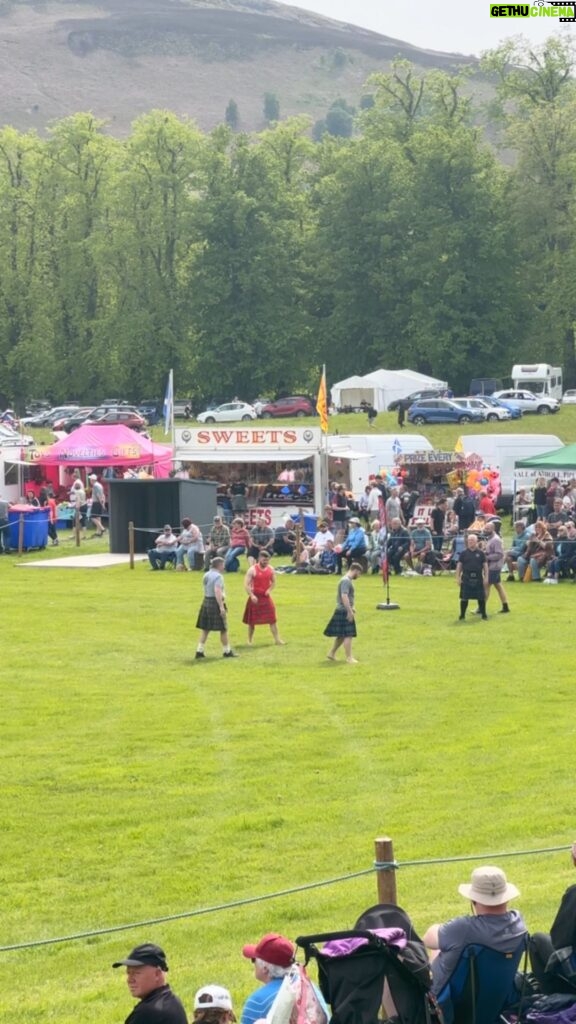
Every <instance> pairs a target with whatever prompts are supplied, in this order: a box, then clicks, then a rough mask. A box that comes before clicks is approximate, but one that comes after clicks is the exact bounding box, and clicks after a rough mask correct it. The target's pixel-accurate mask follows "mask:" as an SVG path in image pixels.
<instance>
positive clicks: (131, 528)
mask: <svg viewBox="0 0 576 1024" xmlns="http://www.w3.org/2000/svg"><path fill="white" fill-rule="evenodd" d="M128 551H129V552H130V568H131V569H133V568H134V523H128Z"/></svg>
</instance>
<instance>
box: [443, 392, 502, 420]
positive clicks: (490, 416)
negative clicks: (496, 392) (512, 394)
mask: <svg viewBox="0 0 576 1024" xmlns="http://www.w3.org/2000/svg"><path fill="white" fill-rule="evenodd" d="M452 401H453V402H456V403H457V405H461V406H462V408H463V409H474V410H475V412H481V413H483V414H484V419H485V420H488V421H489V422H493V421H495V420H511V419H512V413H511V412H510V410H509V409H505V408H504V406H503V405H500V406H497V405H491V403H490V402H487V401H486V400H485V399H484V398H480V397H478V398H453V399H452Z"/></svg>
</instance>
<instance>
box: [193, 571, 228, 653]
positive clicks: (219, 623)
mask: <svg viewBox="0 0 576 1024" xmlns="http://www.w3.org/2000/svg"><path fill="white" fill-rule="evenodd" d="M223 568H224V559H223V558H220V557H218V558H213V559H212V561H211V563H210V569H209V570H208V572H205V573H204V576H203V577H202V586H203V588H204V600H203V601H202V604H201V606H200V611H199V612H198V619H197V621H196V629H199V630H201V632H200V639H199V641H198V646H197V648H196V658H197V659H201V658H204V657H205V654H204V645H205V643H206V640H207V639H208V634H209V633H213V632H216V633H220V641H221V643H222V647H223V649H224V650H223V654H224V657H225V658H235V657H236V655H235V654H234V651H233V650H232V648H231V647H230V642H229V640H228V623H227V615H226V598H225V595H224V578H223V576H222V569H223Z"/></svg>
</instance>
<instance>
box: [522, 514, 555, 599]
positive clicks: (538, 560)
mask: <svg viewBox="0 0 576 1024" xmlns="http://www.w3.org/2000/svg"><path fill="white" fill-rule="evenodd" d="M552 558H554V541H553V540H552V537H551V536H550V534H549V533H548V530H547V529H546V524H545V523H543V522H542V520H541V519H539V520H538V522H537V523H535V524H534V533H533V535H532V536H531V537H530V540H529V541H528V543H527V545H526V550H525V551H524V552H523V554H521V555H519V556H518V562H517V565H518V579H519V580H521V581H524V576H525V573H526V569H527V568H528V566H530V573H531V578H532V581H533V582H534V583H539V582H540V580H541V576H540V570H541V569H544V568H545V567H546V565H547V564H548V562H549V561H550V560H551V559H552Z"/></svg>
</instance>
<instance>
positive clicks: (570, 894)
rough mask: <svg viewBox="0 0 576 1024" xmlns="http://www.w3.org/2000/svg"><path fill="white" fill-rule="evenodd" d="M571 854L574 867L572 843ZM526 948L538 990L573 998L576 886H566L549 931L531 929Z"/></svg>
mask: <svg viewBox="0 0 576 1024" xmlns="http://www.w3.org/2000/svg"><path fill="white" fill-rule="evenodd" d="M571 855H572V863H573V865H574V867H576V843H573V845H572V851H571ZM528 948H529V951H530V963H531V966H532V972H533V974H534V975H535V976H536V980H537V981H538V983H539V985H540V988H541V989H542V991H543V992H545V993H546V994H547V995H551V994H553V993H555V992H558V993H566V994H567V993H573V994H574V996H575V998H576V885H571V886H569V887H568V889H566V892H565V893H564V895H563V897H562V900H561V901H560V906H559V908H558V912H557V914H556V917H555V918H554V921H553V924H552V927H551V929H550V934H549V935H546V934H545V933H544V932H534V934H533V935H531V936H530V942H529V947H528Z"/></svg>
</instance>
